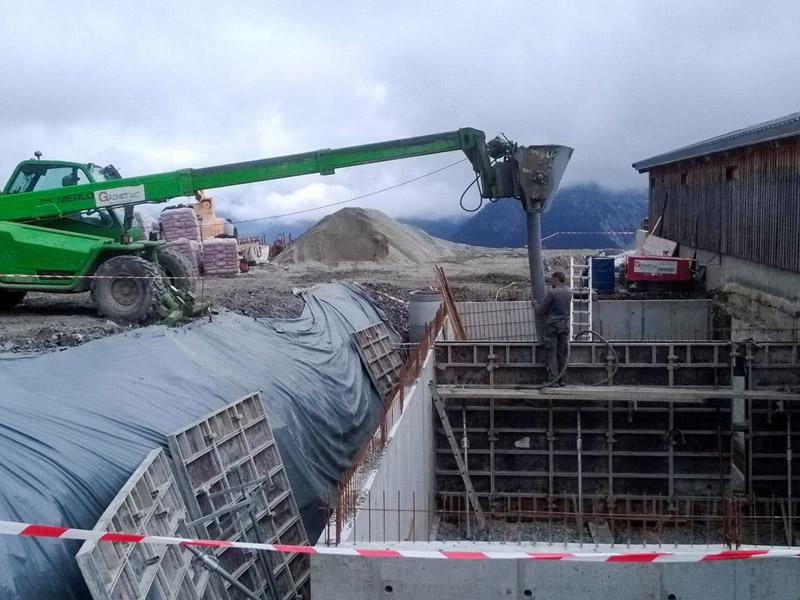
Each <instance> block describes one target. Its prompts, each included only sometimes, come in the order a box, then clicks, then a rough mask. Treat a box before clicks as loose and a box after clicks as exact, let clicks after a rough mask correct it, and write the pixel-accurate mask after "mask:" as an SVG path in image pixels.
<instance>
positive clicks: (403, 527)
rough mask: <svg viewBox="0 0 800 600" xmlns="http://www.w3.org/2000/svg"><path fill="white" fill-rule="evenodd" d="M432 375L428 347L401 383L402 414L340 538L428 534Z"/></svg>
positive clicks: (419, 537) (432, 477) (391, 538)
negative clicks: (414, 374) (410, 378)
mask: <svg viewBox="0 0 800 600" xmlns="http://www.w3.org/2000/svg"><path fill="white" fill-rule="evenodd" d="M432 379H433V351H430V352H428V355H427V357H426V360H425V363H424V365H423V368H422V370H421V372H420V376H419V379H418V380H417V381H416V382H415V383H414V384H413V385H411V386H408V387H407V388H406V393H405V401H404V405H403V412H402V415H401V416H400V417H399V418H398V420H397V422H396V423H395V425H394V427H393V428H392V429H391V431H390V432H389V438H388V443H387V446H386V449H385V450H384V453H383V455H382V456H381V461H380V463H379V464H378V465H377V466H376V468H375V471H374V472H373V473H372V475H371V476H370V477H369V479H368V480H367V483H366V485H365V486H364V489H363V490H362V497H363V498H364V503H363V505H362V506H361V508H360V509H359V511H358V512H357V513H356V517H355V520H354V521H353V522H351V523H349V524H348V525H347V526H346V527H345V528H343V530H342V533H341V539H342V541H343V542H348V541H349V542H353V541H356V542H361V541H369V540H373V541H375V540H380V541H383V540H388V541H395V540H400V541H402V540H426V539H428V534H429V532H430V525H431V520H432V519H433V515H434V510H433V506H432V504H433V494H434V490H435V488H434V485H435V477H436V468H435V464H434V452H435V444H434V440H433V436H434V421H433V403H432V400H431V393H430V389H429V387H428V384H429V382H430V381H431V380H432ZM398 508H401V509H402V510H398ZM330 535H332V533H330ZM325 536H326V534H325V532H323V535H322V536H321V537H320V541H319V542H318V543H324V542H325Z"/></svg>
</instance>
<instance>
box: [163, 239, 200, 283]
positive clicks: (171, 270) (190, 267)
mask: <svg viewBox="0 0 800 600" xmlns="http://www.w3.org/2000/svg"><path fill="white" fill-rule="evenodd" d="M158 265H159V266H160V267H161V269H162V270H163V271H164V275H165V276H166V278H167V280H168V281H169V284H170V285H171V286H173V287H175V288H177V289H179V290H183V291H184V292H193V291H194V290H195V287H196V286H197V278H198V277H199V276H200V274H199V273H198V272H197V265H195V264H194V263H193V262H192V261H190V260H189V259H188V258H186V257H185V256H184V255H183V254H181V253H180V252H178V251H177V250H175V249H174V248H159V249H158Z"/></svg>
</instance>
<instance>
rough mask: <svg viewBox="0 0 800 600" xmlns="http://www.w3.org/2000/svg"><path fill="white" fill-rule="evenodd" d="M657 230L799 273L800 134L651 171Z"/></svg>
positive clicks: (685, 241)
mask: <svg viewBox="0 0 800 600" xmlns="http://www.w3.org/2000/svg"><path fill="white" fill-rule="evenodd" d="M661 217H663V219H662V222H661V225H660V226H659V229H658V230H657V231H655V232H654V233H656V234H657V235H659V236H662V237H666V238H669V239H671V240H675V241H677V242H679V243H680V244H685V245H689V246H693V247H696V248H700V249H703V250H707V251H710V252H713V253H717V252H718V253H721V254H726V255H729V256H734V257H738V258H742V259H746V260H750V261H754V262H757V263H760V264H765V265H769V266H772V267H777V268H780V269H785V270H791V271H794V272H800V138H793V139H790V140H788V141H781V142H770V143H764V144H760V145H757V146H754V147H751V148H742V149H739V150H735V151H731V152H727V153H724V154H720V155H713V156H710V157H705V158H700V159H694V160H690V161H683V162H680V163H674V164H670V165H665V166H662V167H656V168H654V169H653V170H652V171H650V223H651V226H653V227H654V226H655V224H656V222H657V221H658V220H659V218H661Z"/></svg>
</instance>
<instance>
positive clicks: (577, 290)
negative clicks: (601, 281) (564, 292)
mask: <svg viewBox="0 0 800 600" xmlns="http://www.w3.org/2000/svg"><path fill="white" fill-rule="evenodd" d="M569 287H570V289H571V290H572V303H571V305H570V311H569V334H570V338H571V339H573V340H574V339H575V338H576V337H577V336H578V335H579V334H580V333H581V332H582V331H586V330H587V329H591V328H592V263H591V260H589V259H588V258H587V259H586V262H585V263H578V262H576V261H575V257H574V256H570V258H569Z"/></svg>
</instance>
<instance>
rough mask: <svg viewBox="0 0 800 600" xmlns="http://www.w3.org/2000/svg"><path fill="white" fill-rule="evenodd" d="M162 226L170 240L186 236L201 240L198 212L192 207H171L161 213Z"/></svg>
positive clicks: (196, 240) (166, 237)
mask: <svg viewBox="0 0 800 600" xmlns="http://www.w3.org/2000/svg"><path fill="white" fill-rule="evenodd" d="M161 228H162V230H163V232H164V239H165V240H167V241H168V242H172V241H175V240H179V239H180V238H186V239H187V240H191V241H193V242H199V241H201V239H202V238H201V237H200V224H199V223H198V221H197V214H196V213H195V212H194V209H191V208H170V209H167V210H164V211H163V212H162V213H161Z"/></svg>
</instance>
